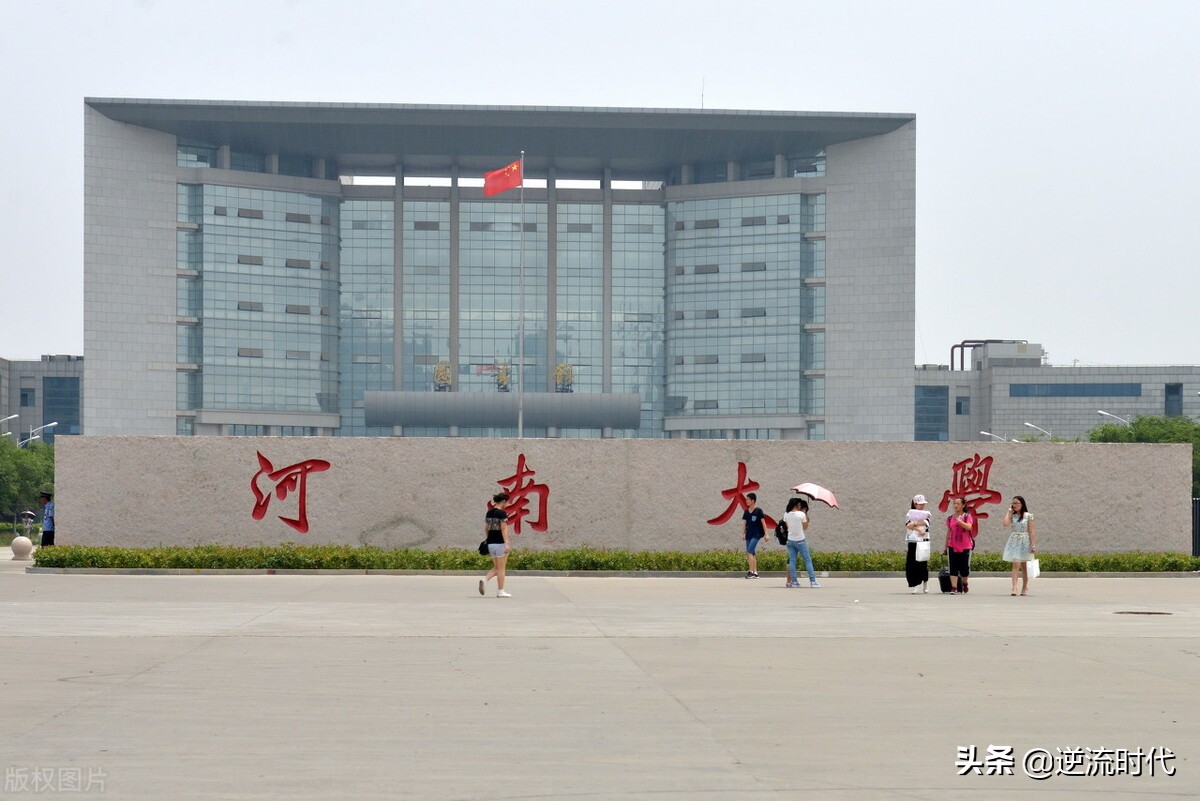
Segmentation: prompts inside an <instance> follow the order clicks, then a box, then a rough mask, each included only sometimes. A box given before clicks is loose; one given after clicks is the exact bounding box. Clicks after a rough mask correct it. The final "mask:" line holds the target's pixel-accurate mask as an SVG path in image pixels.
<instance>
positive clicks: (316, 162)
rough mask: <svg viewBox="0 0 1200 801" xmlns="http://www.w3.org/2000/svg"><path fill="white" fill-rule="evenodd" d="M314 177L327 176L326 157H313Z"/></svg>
mask: <svg viewBox="0 0 1200 801" xmlns="http://www.w3.org/2000/svg"><path fill="white" fill-rule="evenodd" d="M312 177H313V178H322V179H323V178H325V159H313V163H312Z"/></svg>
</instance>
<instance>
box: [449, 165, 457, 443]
mask: <svg viewBox="0 0 1200 801" xmlns="http://www.w3.org/2000/svg"><path fill="white" fill-rule="evenodd" d="M458 193H459V187H458V165H457V164H455V165H453V166H452V167H451V168H450V356H449V360H450V391H451V392H458V323H459V321H458V318H459V313H458ZM457 430H458V429H457V427H456V428H455V431H457ZM454 436H458V435H457V433H456V434H454Z"/></svg>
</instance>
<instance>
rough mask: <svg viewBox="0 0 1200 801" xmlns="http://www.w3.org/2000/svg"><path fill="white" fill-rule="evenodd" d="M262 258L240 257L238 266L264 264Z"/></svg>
mask: <svg viewBox="0 0 1200 801" xmlns="http://www.w3.org/2000/svg"><path fill="white" fill-rule="evenodd" d="M262 263H263V257H262V256H245V255H242V256H238V264H262Z"/></svg>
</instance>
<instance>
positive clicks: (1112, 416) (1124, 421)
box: [1096, 409, 1130, 425]
mask: <svg viewBox="0 0 1200 801" xmlns="http://www.w3.org/2000/svg"><path fill="white" fill-rule="evenodd" d="M1096 414H1102V415H1104V416H1105V417H1111V418H1112V419H1114V420H1120V421H1121V422H1122V423H1124V424H1125V425H1129V424H1130V423H1129V421H1128V420H1126V419H1125V418H1124V417H1117V416H1116V415H1115V414H1109V413H1108V412H1106V411H1104V410H1103V409H1097V410H1096Z"/></svg>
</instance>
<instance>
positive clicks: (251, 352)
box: [238, 348, 263, 359]
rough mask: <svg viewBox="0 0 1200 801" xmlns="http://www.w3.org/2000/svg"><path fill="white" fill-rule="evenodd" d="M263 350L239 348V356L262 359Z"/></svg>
mask: <svg viewBox="0 0 1200 801" xmlns="http://www.w3.org/2000/svg"><path fill="white" fill-rule="evenodd" d="M262 355H263V352H262V348H238V356H241V357H243V358H246V359H261V358H262Z"/></svg>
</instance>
